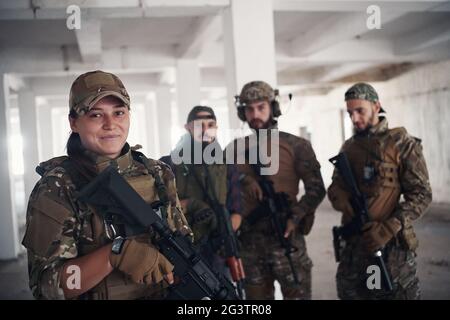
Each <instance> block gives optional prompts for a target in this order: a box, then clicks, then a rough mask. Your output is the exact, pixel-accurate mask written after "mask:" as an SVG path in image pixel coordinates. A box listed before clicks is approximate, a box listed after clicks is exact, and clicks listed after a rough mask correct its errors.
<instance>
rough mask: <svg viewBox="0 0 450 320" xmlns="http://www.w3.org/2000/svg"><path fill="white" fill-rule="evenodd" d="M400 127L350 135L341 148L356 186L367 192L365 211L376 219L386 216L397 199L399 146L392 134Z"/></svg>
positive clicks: (396, 202)
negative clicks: (366, 207)
mask: <svg viewBox="0 0 450 320" xmlns="http://www.w3.org/2000/svg"><path fill="white" fill-rule="evenodd" d="M400 131H404V129H403V128H395V129H390V130H387V131H385V132H383V133H379V134H375V135H367V136H354V137H353V138H352V140H350V143H347V144H346V145H344V148H343V151H344V152H345V153H346V154H347V157H348V159H349V162H350V165H351V167H352V171H353V174H354V176H355V179H356V182H357V184H358V187H359V188H360V190H361V192H362V193H364V194H365V195H366V196H367V200H368V207H369V214H370V216H371V218H372V219H373V220H376V221H382V220H385V219H387V218H388V217H390V216H391V214H392V213H393V211H394V209H395V207H396V206H397V204H398V201H399V199H400V194H401V187H400V181H399V172H400V170H401V161H400V150H399V149H398V147H397V146H396V141H395V140H394V138H393V137H394V135H395V134H398V133H400ZM346 222H348V221H344V223H346Z"/></svg>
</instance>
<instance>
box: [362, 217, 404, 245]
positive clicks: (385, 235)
mask: <svg viewBox="0 0 450 320" xmlns="http://www.w3.org/2000/svg"><path fill="white" fill-rule="evenodd" d="M401 228H402V224H401V222H400V221H399V220H398V219H396V218H390V219H388V220H386V221H383V222H378V221H371V222H368V223H366V224H365V225H364V226H363V228H362V232H363V235H362V240H363V242H364V245H365V246H366V248H367V250H368V251H369V252H375V251H376V250H379V249H381V248H383V247H384V246H385V245H386V244H387V243H388V242H389V241H390V240H391V239H392V238H393V237H395V235H396V234H397V233H398V232H399V231H400V230H401Z"/></svg>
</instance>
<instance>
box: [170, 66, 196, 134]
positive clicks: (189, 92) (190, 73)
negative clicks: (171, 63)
mask: <svg viewBox="0 0 450 320" xmlns="http://www.w3.org/2000/svg"><path fill="white" fill-rule="evenodd" d="M176 88H177V108H178V125H180V126H184V124H185V123H186V118H187V115H188V113H189V111H190V110H191V109H192V107H194V106H196V105H199V104H200V99H201V98H200V68H199V66H198V61H197V60H195V59H180V60H178V61H177V70H176Z"/></svg>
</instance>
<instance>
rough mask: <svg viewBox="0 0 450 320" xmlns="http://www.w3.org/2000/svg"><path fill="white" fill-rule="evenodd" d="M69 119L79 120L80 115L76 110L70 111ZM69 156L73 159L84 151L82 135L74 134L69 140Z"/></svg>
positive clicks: (67, 146) (67, 145)
mask: <svg viewBox="0 0 450 320" xmlns="http://www.w3.org/2000/svg"><path fill="white" fill-rule="evenodd" d="M69 117H70V118H72V119H76V118H78V114H77V113H76V112H75V110H70V113H69ZM66 149H67V154H68V155H69V157H73V156H75V155H79V154H80V153H81V152H82V150H83V145H82V144H81V139H80V135H79V134H78V133H76V132H72V133H71V134H70V136H69V139H67V144H66Z"/></svg>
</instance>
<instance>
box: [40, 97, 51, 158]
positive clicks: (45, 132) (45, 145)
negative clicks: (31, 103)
mask: <svg viewBox="0 0 450 320" xmlns="http://www.w3.org/2000/svg"><path fill="white" fill-rule="evenodd" d="M38 110H39V112H37V119H38V122H37V123H38V125H37V132H38V146H39V161H46V160H48V159H50V158H52V157H53V127H52V107H51V106H50V105H49V104H48V103H47V102H45V103H43V104H42V105H39V106H38Z"/></svg>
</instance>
